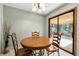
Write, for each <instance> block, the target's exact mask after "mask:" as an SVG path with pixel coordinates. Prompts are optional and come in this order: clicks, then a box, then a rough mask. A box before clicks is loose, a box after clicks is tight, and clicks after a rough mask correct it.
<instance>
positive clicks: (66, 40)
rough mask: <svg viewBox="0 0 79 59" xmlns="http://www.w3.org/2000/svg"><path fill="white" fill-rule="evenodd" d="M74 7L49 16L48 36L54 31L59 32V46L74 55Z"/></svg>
mask: <svg viewBox="0 0 79 59" xmlns="http://www.w3.org/2000/svg"><path fill="white" fill-rule="evenodd" d="M76 9H77V8H73V9H71V10H69V11H66V12H64V13H61V14H59V15H56V16H54V17H51V18H49V27H48V30H49V31H48V34H49V37H50V35H51V34H54V33H61V34H62V36H61V41H60V48H61V49H62V50H64V51H66V52H68V53H70V54H73V55H76Z"/></svg>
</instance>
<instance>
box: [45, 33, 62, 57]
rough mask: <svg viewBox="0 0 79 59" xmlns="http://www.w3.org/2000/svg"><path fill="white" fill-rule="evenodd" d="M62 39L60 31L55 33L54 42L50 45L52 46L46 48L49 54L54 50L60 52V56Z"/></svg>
mask: <svg viewBox="0 0 79 59" xmlns="http://www.w3.org/2000/svg"><path fill="white" fill-rule="evenodd" d="M60 39H61V34H58V33H54V34H53V41H52V44H51V45H50V47H48V48H47V49H46V50H47V54H48V55H50V54H52V53H54V52H58V56H59V45H60Z"/></svg>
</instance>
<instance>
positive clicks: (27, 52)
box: [16, 48, 32, 56]
mask: <svg viewBox="0 0 79 59" xmlns="http://www.w3.org/2000/svg"><path fill="white" fill-rule="evenodd" d="M31 54H32V50H28V49H24V48H20V49H18V50H17V52H16V56H29V55H31Z"/></svg>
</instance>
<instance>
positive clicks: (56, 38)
mask: <svg viewBox="0 0 79 59" xmlns="http://www.w3.org/2000/svg"><path fill="white" fill-rule="evenodd" d="M60 39H61V34H59V33H54V34H53V43H52V44H53V45H55V46H57V47H59V45H60Z"/></svg>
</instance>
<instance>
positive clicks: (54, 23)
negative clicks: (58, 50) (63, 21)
mask: <svg viewBox="0 0 79 59" xmlns="http://www.w3.org/2000/svg"><path fill="white" fill-rule="evenodd" d="M53 33H57V17H56V18H53V19H50V34H53Z"/></svg>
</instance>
